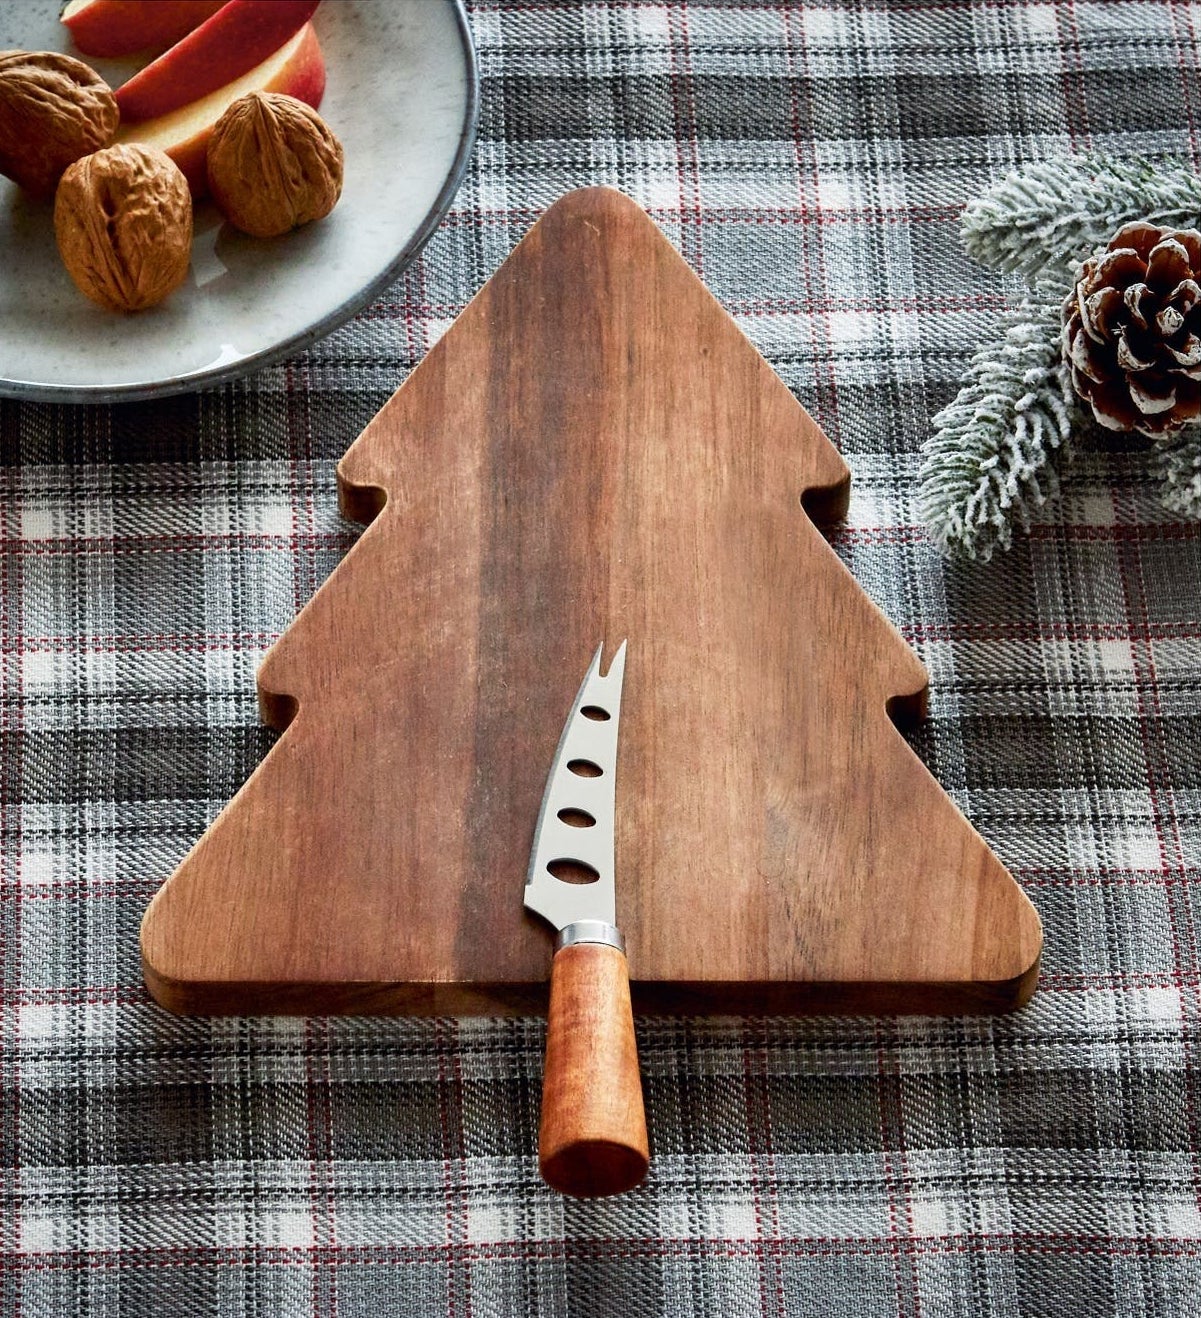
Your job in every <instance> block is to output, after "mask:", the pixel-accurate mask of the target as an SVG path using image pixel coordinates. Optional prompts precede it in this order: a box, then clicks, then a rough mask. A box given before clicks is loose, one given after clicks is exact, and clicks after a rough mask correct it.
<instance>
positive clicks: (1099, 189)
mask: <svg viewBox="0 0 1201 1318" xmlns="http://www.w3.org/2000/svg"><path fill="white" fill-rule="evenodd" d="M1129 220H1148V221H1149V222H1150V223H1152V224H1158V225H1162V226H1165V227H1169V228H1175V229H1191V228H1196V227H1197V226H1198V225H1199V224H1201V178H1199V177H1198V176H1197V175H1196V174H1194V173H1193V172H1192V170H1190V169H1187V168H1186V167H1184V166H1183V165H1176V164H1168V165H1155V164H1152V162H1151V161H1149V160H1146V159H1145V158H1143V157H1141V156H1129V157H1126V158H1119V157H1116V156H1108V155H1104V154H1101V153H1099V152H1093V153H1089V154H1084V155H1079V156H1057V157H1054V158H1053V159H1051V160H1040V161H1036V162H1034V163H1033V164H1030V165H1026V166H1024V167H1023V168H1021V169H1019V170H1016V171H1015V172H1014V173H1012V174H1009V175H1008V176H1007V177H1006V178H1004V179H1002V180H1001V182H1000V183H997V184H994V185H993V187H991V188H989V189H988V191H987V192H985V193H983V194H982V195H981V196H979V197H977V198H975V199H974V200H973V201H970V202H969V203H968V205H967V207H966V208H965V210H964V212H963V217H962V221H961V228H960V233H961V236H962V238H963V245H964V247H965V248H966V250H967V253H968V255H969V256H971V257H973V258H974V259H975V260H977V261H979V262H980V264H981V265H986V266H991V267H993V268H994V269H997V270H1017V271H1020V272H1021V273H1022V274H1024V275H1026V276H1033V275H1035V274H1038V273H1040V272H1045V273H1047V274H1048V275H1056V276H1058V275H1062V274H1064V273H1066V271H1067V268H1068V265H1069V263H1070V262H1071V261H1072V260H1082V259H1083V258H1084V257H1085V256H1087V255H1088V253H1089V252H1091V251H1092V250H1093V248H1095V247H1100V246H1101V245H1102V244H1104V243H1106V242H1108V240H1109V239H1110V238H1111V237H1112V236H1113V234H1114V232H1115V231H1116V230H1117V229H1119V228H1120V227H1121V226H1122V225H1123V224H1125V223H1127V222H1128V221H1129Z"/></svg>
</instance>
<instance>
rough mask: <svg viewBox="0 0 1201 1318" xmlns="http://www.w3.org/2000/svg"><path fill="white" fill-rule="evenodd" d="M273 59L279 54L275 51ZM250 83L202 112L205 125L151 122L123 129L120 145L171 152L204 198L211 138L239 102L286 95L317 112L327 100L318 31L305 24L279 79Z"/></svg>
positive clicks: (175, 117) (183, 119) (172, 119)
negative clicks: (254, 94) (258, 95)
mask: <svg viewBox="0 0 1201 1318" xmlns="http://www.w3.org/2000/svg"><path fill="white" fill-rule="evenodd" d="M285 44H286V43H285ZM272 54H275V52H274V51H272ZM251 72H253V70H252V71H251ZM235 81H239V82H240V81H242V80H235ZM246 81H247V84H248V85H246V86H237V87H232V86H231V87H230V89H229V93H228V95H219V96H217V97H215V98H214V104H213V105H212V106H211V107H208V109H207V110H205V109H202V110H201V111H200V112H199V113H200V116H201V117H200V118H199V119H193V118H192V117H191V116H185V115H181V114H180V113H179V111H176V112H175V113H174V114H172V115H170V116H167V118H166V119H162V118H159V119H149V120H146V121H144V122H143V123H140V124H133V125H130V126H128V127H124V128H122V129H121V131H120V132H119V133H118V134H117V141H118V142H144V143H145V144H146V145H148V146H157V147H158V148H159V149H160V150H163V151H165V152H166V153H167V155H169V156H170V157H171V159H172V160H174V161H175V163H176V164H177V165H178V166H179V168H180V169H181V170H182V171H183V175H184V178H186V179H187V180H188V186H189V187H190V188H191V189H192V196H193V197H203V196H204V195H205V194H206V193H207V192H208V175H207V169H206V163H207V162H206V153H207V151H208V144H209V138H210V137H211V136H212V135H213V128H214V127H215V125H216V123H217V120H218V119H220V118H221V116H222V115H223V114H224V113H225V111H226V109H227V108H228V107H229V105H231V104H232V103H233V102H234V101H235V100H237V99H238V97H239V96H245V95H246V94H247V92H251V91H267V92H283V93H284V94H285V95H287V96H295V97H296V98H297V100H300V101H304V103H305V104H306V105H311V106H312V107H313V109H314V110H315V109H317V107H318V106H319V105H320V104H321V97H322V96H323V95H324V93H325V56H324V55H323V54H322V53H321V43H320V42H319V41H318V40H317V34H316V32H314V31H313V25H312V24H311V23H306V24H305V26H304V28H303V29H302V31H301V33H300V35H299V38H298V41H297V45H296V49H295V51H294V52H293V54H292V55H291V56H290V57H289V59H288V60H287V61H286V63H285V64H284V65H283V67H282V68H280V69H278V70H277V71H276V72H275V73H274V75H271V76H264V77H263V78H261V79H254V80H252V79H248V78H247V79H246Z"/></svg>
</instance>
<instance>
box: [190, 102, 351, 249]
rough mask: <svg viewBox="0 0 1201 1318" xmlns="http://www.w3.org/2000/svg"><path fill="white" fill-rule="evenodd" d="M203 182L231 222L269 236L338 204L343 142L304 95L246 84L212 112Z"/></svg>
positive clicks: (253, 232) (316, 215)
mask: <svg viewBox="0 0 1201 1318" xmlns="http://www.w3.org/2000/svg"><path fill="white" fill-rule="evenodd" d="M208 183H209V191H210V192H211V193H212V195H213V200H214V201H215V202H216V203H217V205H218V206H219V207H220V208H221V211H222V213H223V214H224V215H225V218H226V219H227V220H228V221H229V222H230V224H232V225H233V226H234V227H235V228H237V229H241V230H242V232H243V233H249V234H253V235H254V237H256V238H274V237H275V236H276V235H277V234H281V233H287V232H288V230H289V229H295V228H297V227H298V226H299V225H302V224H307V223H308V222H309V221H310V220H319V219H321V218H322V217H323V216H325V215H328V214H329V213H330V211H332V210H333V208H334V206H335V205H337V202H338V198H339V197H340V196H341V195H342V144H341V142H339V141H338V139H337V138H336V137H335V136H334V135H333V133H332V132H331V131H330V129H329V125H328V124H326V122H325V120H324V119H322V118H321V116H320V115H319V114H318V113H317V111H316V110H314V109H312V108H311V107H310V106H308V105H306V104H305V103H304V102H303V101H298V100H297V99H296V98H295V97H294V96H284V95H281V94H280V93H278V92H251V93H250V94H249V95H247V96H242V97H239V99H238V100H236V101H234V103H233V104H232V105H231V106H230V107H229V109H228V110H226V111H225V113H224V114H223V115H222V116H221V118H220V119H218V120H217V124H216V127H215V128H214V129H213V134H212V136H211V137H210V138H209V144H208Z"/></svg>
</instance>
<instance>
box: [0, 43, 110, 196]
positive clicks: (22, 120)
mask: <svg viewBox="0 0 1201 1318" xmlns="http://www.w3.org/2000/svg"><path fill="white" fill-rule="evenodd" d="M120 117H121V116H120V112H119V111H118V109H117V102H116V100H115V99H114V97H113V94H112V92H111V91H110V90H109V86H108V83H106V82H105V81H104V79H103V78H101V76H100V75H99V74H98V73H97V72H96V71H95V70H94V69H90V68H88V66H87V65H86V64H84V63H83V62H82V61H81V60H77V59H72V58H71V56H70V55H59V54H57V53H56V52H55V51H52V50H38V51H25V50H3V51H0V174H7V175H8V177H9V178H11V179H12V180H13V181H14V182H16V183H18V184H20V186H21V187H23V188H25V189H26V190H27V191H29V192H32V193H33V194H34V195H35V196H39V197H49V196H52V195H53V193H54V187H55V184H56V183H57V182H58V180H59V177H60V176H61V174H62V172H63V170H64V169H66V167H67V166H68V165H69V164H71V162H72V161H73V160H78V159H79V158H80V156H86V155H87V154H88V153H89V152H90V151H97V150H99V149H100V148H101V147H103V146H107V145H108V144H109V143H110V142H111V141H112V140H113V137H114V135H115V134H116V131H117V123H118V121H119V119H120Z"/></svg>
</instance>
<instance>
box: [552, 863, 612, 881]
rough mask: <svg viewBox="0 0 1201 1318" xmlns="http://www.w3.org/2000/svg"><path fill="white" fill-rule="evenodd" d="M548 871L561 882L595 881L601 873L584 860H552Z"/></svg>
mask: <svg viewBox="0 0 1201 1318" xmlns="http://www.w3.org/2000/svg"><path fill="white" fill-rule="evenodd" d="M546 869H547V873H548V874H550V875H551V876H552V877H553V878H556V879H558V880H559V882H560V883H595V882H596V881H597V879H599V878H600V874H599V873H598V872H597V871H596V870H594V869H593V868H592V866H591V865H585V864H584V862H583V861H582V860H552V861H551V862H550V863H549V864H548V865H547V867H546Z"/></svg>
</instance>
